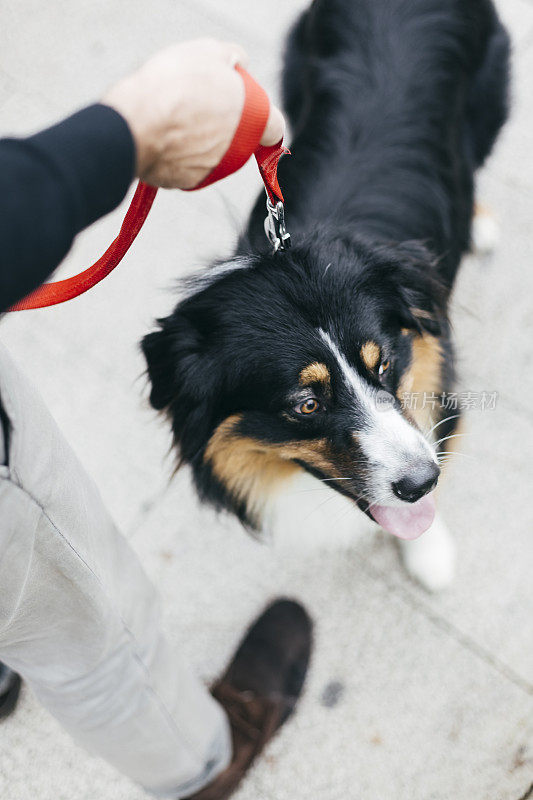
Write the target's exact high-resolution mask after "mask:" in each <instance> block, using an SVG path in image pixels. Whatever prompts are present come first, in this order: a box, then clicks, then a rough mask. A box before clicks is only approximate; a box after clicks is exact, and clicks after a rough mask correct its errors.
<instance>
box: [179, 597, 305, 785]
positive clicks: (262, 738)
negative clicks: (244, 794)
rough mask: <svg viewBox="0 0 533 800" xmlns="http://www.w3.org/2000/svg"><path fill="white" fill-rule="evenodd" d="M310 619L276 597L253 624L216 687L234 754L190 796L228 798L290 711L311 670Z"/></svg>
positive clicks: (214, 692) (290, 603)
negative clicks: (228, 724) (221, 769)
mask: <svg viewBox="0 0 533 800" xmlns="http://www.w3.org/2000/svg"><path fill="white" fill-rule="evenodd" d="M311 646H312V623H311V620H310V619H309V617H308V615H307V613H306V611H305V610H304V608H303V607H302V606H301V605H299V604H298V603H295V602H293V601H291V600H278V601H276V602H275V603H273V604H272V605H271V606H269V607H268V608H267V609H266V611H265V612H264V613H263V614H262V615H261V616H260V617H259V619H258V620H257V621H256V622H255V623H254V625H253V626H252V627H251V628H250V630H249V631H248V633H247V634H246V636H245V637H244V639H243V641H242V642H241V644H240V646H239V649H238V650H237V652H236V653H235V656H234V658H233V661H232V662H231V664H230V665H229V667H228V669H227V670H226V673H225V674H224V675H223V677H222V678H221V679H220V680H219V681H218V682H217V683H216V684H215V686H214V687H213V689H212V694H213V696H214V697H215V698H216V699H217V700H218V701H219V703H220V704H221V705H222V707H223V708H224V710H225V711H226V713H227V715H228V718H229V721H230V725H231V733H232V738H233V759H232V761H231V764H230V765H229V767H228V768H227V769H226V770H224V772H222V773H221V774H220V775H219V776H218V778H216V779H215V780H214V781H213V782H212V783H210V784H209V785H208V786H206V787H205V788H204V789H201V790H200V791H199V792H197V793H196V794H194V795H192V796H191V797H190V798H188V800H226V798H228V797H229V796H230V795H231V794H233V792H234V791H235V790H236V789H237V787H238V785H239V783H240V782H241V780H242V778H243V777H244V775H245V774H246V772H247V771H248V770H249V768H250V767H251V765H252V763H253V761H254V759H255V758H256V757H257V755H258V754H259V753H260V752H261V750H262V749H263V748H264V746H265V745H266V743H267V742H268V741H269V739H271V738H272V736H273V735H274V733H275V732H276V731H277V729H278V728H279V727H280V726H281V725H282V724H283V723H284V722H285V720H286V719H287V718H288V717H289V716H290V714H291V713H292V711H293V710H294V707H295V705H296V702H297V700H298V697H299V696H300V694H301V691H302V687H303V684H304V680H305V675H306V673H307V666H308V663H309V656H310V654H311Z"/></svg>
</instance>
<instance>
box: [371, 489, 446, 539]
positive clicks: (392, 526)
mask: <svg viewBox="0 0 533 800" xmlns="http://www.w3.org/2000/svg"><path fill="white" fill-rule="evenodd" d="M368 510H369V512H370V513H371V514H372V516H373V518H374V519H375V520H376V522H377V523H378V525H381V527H382V528H384V529H385V530H386V531H387V532H388V533H392V534H393V535H394V536H398V537H399V538H400V539H417V538H418V537H419V536H421V535H422V534H423V533H424V532H425V531H427V529H428V528H429V526H430V525H431V523H432V522H433V520H434V518H435V499H434V497H433V494H427V495H426V496H425V497H422V499H421V500H418V501H417V502H416V503H404V505H402V506H370V508H369V509H368Z"/></svg>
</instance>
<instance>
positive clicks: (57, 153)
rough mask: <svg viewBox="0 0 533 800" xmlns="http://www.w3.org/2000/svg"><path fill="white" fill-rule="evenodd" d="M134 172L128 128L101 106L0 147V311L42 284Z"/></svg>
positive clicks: (117, 197) (122, 190) (110, 206)
mask: <svg viewBox="0 0 533 800" xmlns="http://www.w3.org/2000/svg"><path fill="white" fill-rule="evenodd" d="M134 171H135V145H134V142H133V138H132V135H131V133H130V130H129V128H128V125H127V124H126V122H125V121H124V119H123V118H122V117H121V116H120V114H118V113H117V112H116V111H114V110H113V109H112V108H109V107H108V106H104V105H95V106H90V107H89V108H86V109H84V110H83V111H80V112H78V113H77V114H74V115H73V116H72V117H69V118H68V119H66V120H64V121H63V122H61V123H59V124H58V125H55V126H53V127H51V128H48V129H47V130H45V131H42V132H41V133H38V134H36V135H35V136H30V137H28V138H27V139H4V140H1V141H0V242H1V250H0V310H2V311H3V310H5V309H6V308H7V307H8V306H9V305H11V304H12V303H13V302H15V301H16V300H18V299H20V298H21V297H23V296H24V295H26V294H27V293H28V292H29V291H31V290H32V289H34V288H35V287H36V286H38V285H39V284H40V283H42V282H43V281H44V280H45V279H46V278H47V277H48V276H49V275H50V273H51V272H52V271H53V270H54V269H55V268H56V267H57V266H58V264H59V263H60V261H61V260H62V259H63V258H64V256H65V255H66V253H67V252H68V250H69V249H70V246H71V244H72V241H73V239H74V237H75V236H76V234H78V233H79V232H80V231H81V230H83V229H84V228H86V227H87V226H88V225H90V224H91V223H92V222H94V221H95V220H96V219H98V218H99V217H101V216H103V215H104V214H107V213H108V212H109V211H111V210H112V209H113V208H115V207H116V206H117V205H118V204H119V203H120V202H121V200H122V199H123V198H124V195H125V194H126V191H127V189H128V187H129V185H130V183H131V180H132V179H133V176H134Z"/></svg>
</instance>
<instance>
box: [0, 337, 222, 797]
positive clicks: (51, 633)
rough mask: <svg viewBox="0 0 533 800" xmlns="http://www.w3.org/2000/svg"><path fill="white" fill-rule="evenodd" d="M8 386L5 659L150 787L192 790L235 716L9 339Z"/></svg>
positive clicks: (78, 730)
mask: <svg viewBox="0 0 533 800" xmlns="http://www.w3.org/2000/svg"><path fill="white" fill-rule="evenodd" d="M0 400H1V408H2V414H1V416H2V424H1V425H0V660H1V661H4V662H5V663H6V664H7V665H8V666H10V667H11V668H12V669H14V670H16V671H17V672H19V673H20V674H21V675H22V677H23V678H24V679H25V680H26V681H27V682H28V684H29V685H30V686H31V687H32V689H33V690H34V692H35V694H36V695H37V697H38V698H39V700H40V702H42V703H43V705H44V706H46V708H47V709H48V710H49V711H50V712H51V713H52V714H53V715H54V716H55V717H56V718H57V719H58V720H59V721H60V722H61V723H62V725H63V726H64V727H65V728H66V729H67V730H68V731H69V732H70V734H71V735H72V736H73V737H74V738H75V739H76V740H77V741H78V742H80V743H81V744H82V745H84V746H85V747H86V748H87V749H89V750H90V751H92V752H93V753H96V754H99V755H100V756H102V757H103V758H104V759H106V761H108V762H109V763H110V764H112V765H114V766H115V767H116V768H117V769H118V770H120V771H121V772H123V773H124V774H125V775H127V776H129V777H130V778H132V779H133V780H135V781H137V782H138V783H140V784H141V785H142V786H143V787H145V789H146V790H147V791H149V792H151V793H153V794H157V795H161V796H167V795H168V796H169V797H176V798H178V797H183V796H186V795H188V794H191V793H193V792H195V791H197V790H198V789H200V788H201V787H202V786H204V785H205V784H206V783H208V782H210V781H211V780H212V779H213V778H214V777H215V776H216V775H217V774H218V773H219V772H220V771H221V770H223V769H224V768H225V767H226V766H227V764H228V762H229V760H230V757H231V738H230V733H229V726H228V722H227V719H226V716H225V714H224V713H223V711H222V709H221V707H220V706H219V705H218V704H217V703H216V702H215V701H214V700H213V698H212V697H211V695H210V694H209V693H208V691H207V690H206V688H205V687H204V686H203V685H202V684H201V683H200V681H199V680H197V679H196V678H195V677H194V675H192V673H191V672H190V671H189V669H188V667H187V666H186V665H185V664H184V663H183V662H182V661H181V659H180V657H179V655H178V654H177V653H176V652H174V651H173V650H172V649H171V648H170V646H169V644H168V642H167V641H166V640H165V638H164V636H163V635H162V633H161V630H160V625H159V615H158V605H157V597H156V595H155V591H154V589H153V587H152V585H151V584H150V582H149V581H148V579H147V577H146V575H145V573H144V572H143V570H142V568H141V565H140V564H139V562H138V560H137V558H136V556H135V555H134V553H133V551H132V550H131V549H130V547H129V545H128V543H127V542H126V540H125V539H124V538H123V537H122V536H121V535H120V534H119V533H118V531H117V530H116V528H115V527H114V525H113V523H112V521H111V519H110V518H109V516H108V514H107V512H106V509H105V508H104V506H103V504H102V500H101V498H100V496H99V494H98V491H97V489H96V487H95V486H94V485H93V483H92V481H91V480H90V479H89V478H88V476H87V475H86V474H85V472H84V471H83V469H82V467H81V466H80V464H79V463H78V461H77V459H76V457H75V456H74V454H73V452H72V451H71V449H70V448H69V446H68V444H67V443H66V441H65V440H64V439H63V437H62V435H61V433H60V431H59V430H58V428H57V427H56V425H55V423H54V421H53V419H52V418H51V416H50V414H49V413H48V411H47V409H46V408H45V406H44V404H43V402H42V400H41V398H40V397H39V395H38V393H37V392H36V390H35V389H34V388H33V387H32V386H31V385H30V384H29V382H28V381H27V379H26V378H24V377H23V376H22V374H21V373H20V372H19V371H18V369H17V368H16V367H15V365H14V364H13V362H12V361H11V359H10V358H9V356H8V354H7V352H6V351H5V349H3V348H2V347H1V346H0ZM2 431H3V433H2Z"/></svg>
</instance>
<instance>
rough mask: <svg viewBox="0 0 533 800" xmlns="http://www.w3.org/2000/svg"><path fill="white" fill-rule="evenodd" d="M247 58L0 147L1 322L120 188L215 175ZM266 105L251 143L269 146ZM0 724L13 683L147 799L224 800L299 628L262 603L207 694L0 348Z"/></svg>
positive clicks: (298, 671) (265, 723) (303, 634)
mask: <svg viewBox="0 0 533 800" xmlns="http://www.w3.org/2000/svg"><path fill="white" fill-rule="evenodd" d="M244 58H245V54H244V53H243V51H242V50H241V48H240V47H238V46H237V45H234V44H227V43H223V42H218V41H214V40H198V41H195V42H188V43H183V44H179V45H176V46H173V47H170V48H169V49H167V50H165V51H162V52H160V53H158V54H157V55H155V56H154V57H153V58H152V59H150V60H149V61H148V62H147V63H145V64H144V66H142V67H141V69H140V70H138V71H137V72H136V73H134V74H132V75H130V76H128V77H126V78H125V79H124V80H122V81H121V82H119V83H118V84H117V85H116V86H114V87H113V88H111V89H110V91H109V92H108V93H107V94H106V95H105V96H104V98H103V100H102V101H101V102H100V103H97V104H95V105H92V106H90V107H88V108H85V109H83V110H82V111H79V112H78V113H76V114H74V115H73V116H71V117H69V118H68V119H65V120H63V121H62V122H60V123H59V124H57V125H54V126H53V127H51V128H48V129H47V130H44V131H41V132H39V133H37V134H35V135H33V136H29V137H28V138H23V139H14V138H10V139H4V140H2V141H1V142H0V175H1V178H0V181H1V183H2V186H3V189H4V190H3V192H2V197H1V199H0V209H1V213H0V241H1V247H2V255H1V262H0V309H1V310H5V309H7V308H8V307H9V306H10V305H11V304H12V303H13V302H15V301H17V300H18V299H20V298H21V297H23V296H25V295H26V294H27V293H28V292H29V291H30V290H32V289H33V288H35V287H36V286H38V285H39V284H40V283H42V282H43V281H44V280H45V279H46V278H47V276H48V275H49V274H50V273H51V272H52V271H53V270H54V269H55V267H56V266H57V265H58V264H59V262H60V261H61V259H62V258H63V257H64V256H65V254H66V253H67V252H68V250H69V248H70V246H71V244H72V241H73V239H74V237H75V236H76V234H77V233H79V232H80V231H81V230H82V229H83V228H85V227H87V226H88V225H90V224H91V223H92V222H94V221H95V220H97V219H98V218H99V217H101V216H103V215H104V214H106V213H107V212H109V211H111V210H112V209H113V208H115V207H116V206H117V205H118V204H119V203H120V202H121V201H122V199H123V198H124V196H125V194H126V191H127V189H128V187H129V185H130V183H131V181H132V179H133V178H134V176H138V177H139V178H141V179H142V180H144V181H146V182H147V183H150V184H153V185H156V186H161V187H168V188H182V189H189V188H191V187H194V186H196V185H197V184H198V183H200V182H201V181H202V180H203V178H204V177H205V176H206V175H208V174H209V173H210V172H211V170H212V169H213V168H214V167H215V166H216V165H217V164H218V163H219V161H220V160H221V158H222V157H223V155H224V153H225V152H226V151H227V149H228V147H229V145H230V142H231V140H232V138H233V135H234V133H235V130H236V128H237V125H238V122H239V119H240V115H241V111H242V106H243V102H244V89H243V84H242V80H241V77H240V76H239V75H238V73H237V72H236V71H235V69H234V67H235V65H236V64H237V63H242V62H243V60H244ZM283 128H284V123H283V117H282V115H281V113H280V111H279V110H278V109H277V108H276V107H275V106H273V105H271V110H270V117H269V120H268V123H267V126H266V128H265V131H264V134H263V139H262V143H263V144H265V145H270V144H274V143H276V142H278V141H279V140H280V139H281V137H282V135H283ZM0 587H1V589H0V659H1V660H2V662H3V663H4V666H2V667H1V669H0V714H4V715H5V714H7V713H9V712H10V711H11V710H12V708H13V706H14V704H15V701H16V697H17V694H18V689H19V684H20V679H19V677H18V675H21V676H22V677H23V679H25V680H26V681H27V682H28V684H29V685H30V686H31V687H32V688H33V690H34V692H35V694H36V695H37V697H38V699H39V700H40V701H41V702H42V703H43V704H44V705H45V706H46V708H47V709H48V710H49V711H50V712H51V713H52V714H53V715H54V716H55V717H56V718H57V719H58V720H59V721H60V722H61V723H62V724H63V725H64V727H65V728H66V729H67V730H68V731H69V732H70V733H71V735H72V736H73V737H74V738H75V739H76V740H77V741H78V742H80V743H81V744H82V745H84V746H85V747H87V748H88V749H90V750H91V751H93V752H95V753H97V754H99V755H100V756H102V757H103V758H104V759H106V760H107V761H108V762H109V763H111V764H112V765H114V766H115V767H116V768H117V769H118V770H120V771H122V772H123V773H124V774H125V775H127V776H129V777H130V778H132V779H133V780H135V781H137V782H138V783H140V784H141V785H142V786H143V787H144V788H145V789H146V790H147V791H148V792H151V793H153V794H156V795H159V796H165V797H166V796H168V797H174V798H183V797H188V798H195V800H222V798H226V797H228V796H229V795H230V794H231V793H232V792H233V791H234V789H235V788H236V786H237V785H238V783H239V781H240V780H241V778H242V776H243V775H244V774H245V773H246V771H247V770H248V768H249V767H250V765H251V763H252V762H253V760H254V759H255V757H256V756H257V755H258V753H259V752H260V751H261V750H262V748H263V747H264V745H265V744H266V742H267V741H268V740H269V739H270V738H271V736H272V735H273V734H274V732H275V731H276V730H277V729H278V728H279V726H280V725H281V724H282V723H283V722H284V721H285V720H286V719H287V717H288V716H289V715H290V713H291V712H292V710H293V709H294V706H295V703H296V701H297V698H298V696H299V695H300V692H301V690H302V685H303V681H304V677H305V673H306V670H307V664H308V660H309V655H310V651H311V638H312V630H311V628H312V626H311V621H310V619H309V617H308V615H307V613H306V612H305V610H304V609H303V608H302V607H301V606H300V605H299V604H298V603H296V602H293V601H289V600H278V601H276V602H274V603H273V604H271V605H270V607H269V608H267V610H266V611H265V612H264V613H263V615H261V617H260V618H259V619H258V620H257V621H256V623H255V624H254V625H253V626H252V627H251V629H250V630H249V631H248V633H247V634H246V636H245V637H244V639H243V642H242V644H241V645H240V647H239V648H238V649H237V651H236V654H235V656H234V658H233V660H232V662H231V664H230V665H229V667H228V669H227V670H226V672H225V673H224V675H223V676H222V677H221V678H220V679H219V680H218V681H217V682H216V684H215V685H214V686H213V687H212V689H211V692H209V691H208V690H207V689H206V688H205V687H204V686H203V684H202V683H201V682H200V681H199V680H198V679H197V678H196V677H195V676H194V675H193V674H192V673H191V672H190V671H189V669H188V667H187V666H186V665H185V664H184V663H182V661H181V659H180V656H179V654H178V653H176V652H174V651H173V650H172V648H171V647H170V646H169V644H168V642H167V641H166V639H165V637H164V635H163V634H162V632H161V628H160V624H159V617H158V605H157V598H156V594H155V591H154V589H153V587H152V586H151V584H150V582H149V581H148V579H147V577H146V575H145V574H144V572H143V570H142V568H141V566H140V564H139V562H138V560H137V558H136V556H135V555H134V553H133V551H132V550H131V549H130V548H129V546H128V544H127V543H126V541H125V539H124V538H123V537H122V536H121V535H120V534H119V533H118V532H117V530H116V529H115V527H114V525H113V523H112V521H111V519H110V517H109V515H108V513H107V511H106V509H105V508H104V507H103V504H102V500H101V498H100V496H99V494H98V491H97V489H96V487H95V486H94V485H93V483H92V481H91V480H90V478H89V477H88V476H87V475H86V474H85V472H84V471H83V468H82V467H81V465H80V464H79V463H78V461H77V460H76V457H75V456H74V454H73V452H72V451H71V449H70V448H69V446H68V444H67V443H66V441H65V440H64V439H63V437H62V435H61V433H60V432H59V430H58V428H57V427H56V425H55V423H54V421H53V420H52V418H51V416H50V414H49V413H48V411H47V409H46V408H45V406H44V404H43V402H42V400H41V398H40V397H39V395H38V393H37V391H36V390H35V389H34V388H33V387H32V386H31V384H30V383H29V381H28V380H27V379H26V378H25V377H24V376H23V375H22V373H21V372H20V370H19V369H18V368H17V366H16V365H15V364H14V363H13V361H12V360H11V358H10V357H9V355H8V353H7V352H6V350H5V349H4V348H1V349H0Z"/></svg>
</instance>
